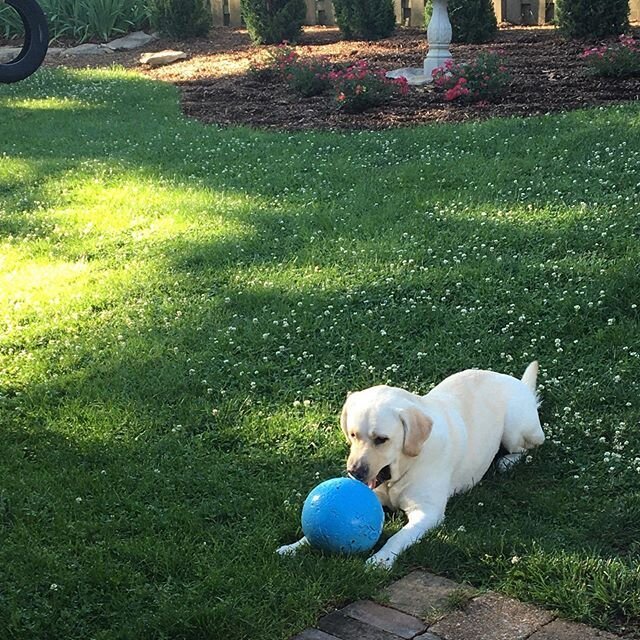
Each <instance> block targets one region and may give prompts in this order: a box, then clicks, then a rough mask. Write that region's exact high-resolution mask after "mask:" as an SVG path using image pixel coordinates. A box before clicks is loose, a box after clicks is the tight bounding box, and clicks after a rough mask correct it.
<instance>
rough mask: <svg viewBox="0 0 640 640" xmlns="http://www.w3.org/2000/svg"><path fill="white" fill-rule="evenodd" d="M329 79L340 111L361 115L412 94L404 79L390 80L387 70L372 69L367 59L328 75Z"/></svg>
mask: <svg viewBox="0 0 640 640" xmlns="http://www.w3.org/2000/svg"><path fill="white" fill-rule="evenodd" d="M329 80H330V81H331V84H332V86H333V90H334V92H335V99H336V105H337V107H338V109H341V110H342V111H346V112H348V113H361V112H362V111H365V110H366V109H370V108H371V107H375V106H378V105H381V104H384V103H385V102H388V100H389V99H390V98H391V97H392V96H393V95H397V94H399V95H406V94H407V93H408V91H409V85H408V84H407V81H406V79H405V78H387V77H386V76H385V72H384V71H374V70H372V69H370V68H369V65H368V63H367V62H366V60H361V61H359V62H357V63H356V64H354V65H352V66H350V67H347V68H346V69H344V70H341V71H333V72H331V73H329Z"/></svg>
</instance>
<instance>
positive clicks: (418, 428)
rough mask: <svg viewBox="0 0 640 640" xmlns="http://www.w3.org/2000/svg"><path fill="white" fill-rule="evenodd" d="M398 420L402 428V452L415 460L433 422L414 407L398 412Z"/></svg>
mask: <svg viewBox="0 0 640 640" xmlns="http://www.w3.org/2000/svg"><path fill="white" fill-rule="evenodd" d="M400 420H401V422H402V426H403V427H404V443H403V445H402V450H403V451H404V453H405V455H408V456H411V457H414V458H415V456H417V455H418V454H419V453H420V450H421V449H422V445H423V444H424V443H425V441H426V440H427V438H428V437H429V434H430V433H431V428H432V427H433V420H432V419H431V418H430V417H429V416H427V415H425V414H424V413H422V411H420V410H419V409H417V408H415V407H411V408H409V409H403V410H402V411H400Z"/></svg>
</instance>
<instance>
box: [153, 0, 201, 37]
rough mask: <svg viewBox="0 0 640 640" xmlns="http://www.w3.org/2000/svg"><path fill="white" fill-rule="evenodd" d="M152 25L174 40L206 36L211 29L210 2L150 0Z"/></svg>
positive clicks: (198, 0)
mask: <svg viewBox="0 0 640 640" xmlns="http://www.w3.org/2000/svg"><path fill="white" fill-rule="evenodd" d="M148 3H149V13H150V17H151V24H152V25H153V26H154V28H155V29H157V30H158V31H159V32H160V33H162V34H164V35H167V36H170V37H172V38H197V37H199V36H206V35H207V33H208V32H209V29H210V28H211V10H210V5H209V2H208V0H148Z"/></svg>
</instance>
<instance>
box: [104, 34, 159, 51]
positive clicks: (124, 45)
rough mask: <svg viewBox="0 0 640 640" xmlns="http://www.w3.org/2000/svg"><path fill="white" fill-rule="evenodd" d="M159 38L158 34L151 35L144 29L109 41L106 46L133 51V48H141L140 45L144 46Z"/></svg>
mask: <svg viewBox="0 0 640 640" xmlns="http://www.w3.org/2000/svg"><path fill="white" fill-rule="evenodd" d="M157 39H158V36H156V35H153V34H152V35H149V34H148V33H145V32H144V31H135V32H134V33H129V34H127V35H126V36H123V37H122V38H116V39H115V40H112V41H111V42H107V44H106V46H107V47H109V49H113V50H114V51H131V49H139V48H140V47H144V45H145V44H149V43H150V42H153V41H154V40H157Z"/></svg>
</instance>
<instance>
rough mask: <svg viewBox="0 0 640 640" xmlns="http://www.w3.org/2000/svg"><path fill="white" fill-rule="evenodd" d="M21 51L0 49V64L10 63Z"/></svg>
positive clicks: (10, 48) (18, 49)
mask: <svg viewBox="0 0 640 640" xmlns="http://www.w3.org/2000/svg"><path fill="white" fill-rule="evenodd" d="M21 51H22V47H0V64H6V63H7V62H11V61H12V60H13V59H14V58H16V57H17V56H18V54H19V53H20V52H21Z"/></svg>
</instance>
